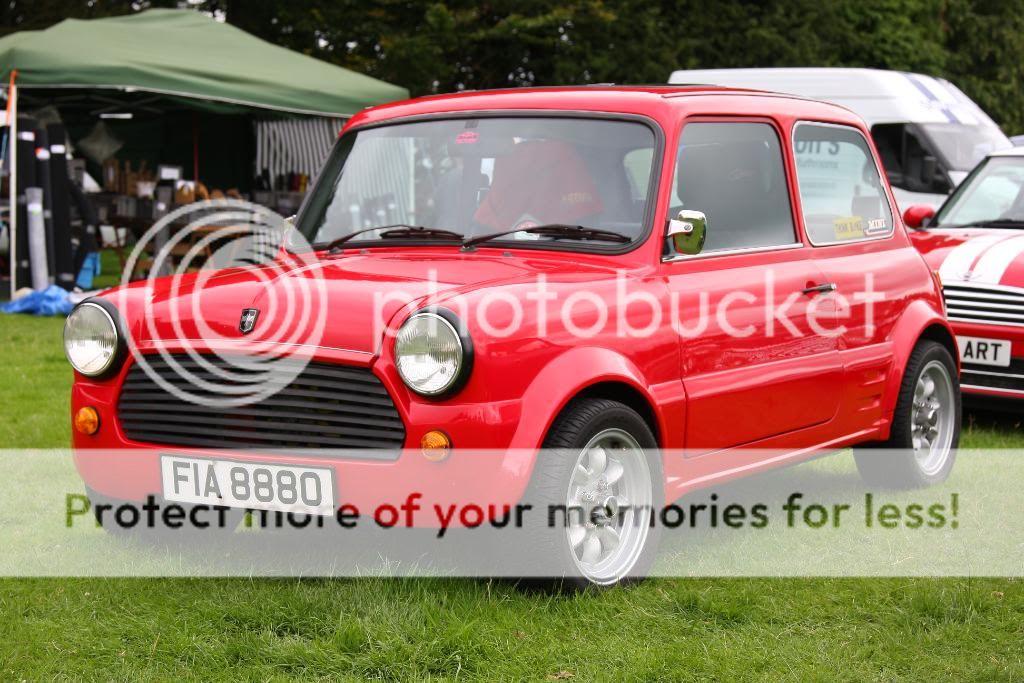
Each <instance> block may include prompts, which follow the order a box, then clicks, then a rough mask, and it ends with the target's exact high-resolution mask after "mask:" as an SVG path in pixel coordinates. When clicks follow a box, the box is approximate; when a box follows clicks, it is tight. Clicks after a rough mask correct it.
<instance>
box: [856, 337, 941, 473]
mask: <svg viewBox="0 0 1024 683" xmlns="http://www.w3.org/2000/svg"><path fill="white" fill-rule="evenodd" d="M959 443H960V386H959V383H958V382H957V381H956V363H955V362H954V361H953V356H952V355H951V354H950V353H949V350H948V349H947V348H946V347H945V346H943V345H942V344H939V343H937V342H933V341H927V340H926V341H921V342H919V343H918V345H917V347H915V349H914V352H913V353H912V354H911V356H910V361H909V362H908V363H907V368H906V372H905V374H904V377H903V383H902V384H901V386H900V395H899V398H898V399H897V402H896V410H895V412H894V413H893V423H892V429H891V430H890V435H889V439H888V440H887V441H884V442H881V443H878V444H873V448H867V449H862V450H857V451H856V452H855V453H854V455H855V457H856V460H857V469H858V470H859V471H860V474H861V476H862V477H863V478H864V480H865V481H866V482H867V483H868V484H871V485H872V486H881V487H887V488H918V487H923V486H930V485H932V484H938V483H940V482H942V481H945V479H946V477H948V476H949V473H950V471H951V470H952V469H953V463H954V461H955V459H956V448H957V446H958V445H959ZM881 449H885V450H881Z"/></svg>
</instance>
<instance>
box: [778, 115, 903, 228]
mask: <svg viewBox="0 0 1024 683" xmlns="http://www.w3.org/2000/svg"><path fill="white" fill-rule="evenodd" d="M793 154H794V156H795V157H796V175H797V181H798V184H799V189H800V204H801V206H802V208H803V214H804V224H805V225H806V226H807V236H808V237H809V238H810V240H811V242H812V243H813V244H816V245H822V244H835V243H837V242H850V241H855V240H862V239H869V238H873V237H882V236H886V235H891V234H892V230H893V220H892V210H891V209H890V208H889V201H888V199H887V198H886V194H885V190H884V185H883V183H882V178H881V177H880V176H879V174H878V168H877V167H876V165H875V160H874V158H872V156H871V152H870V148H869V147H868V144H867V140H865V139H864V136H863V135H861V134H860V132H859V131H857V130H856V129H854V128H847V127H845V126H835V125H826V124H815V123H798V124H797V126H796V128H795V130H794V131H793Z"/></svg>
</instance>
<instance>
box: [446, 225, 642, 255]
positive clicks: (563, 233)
mask: <svg viewBox="0 0 1024 683" xmlns="http://www.w3.org/2000/svg"><path fill="white" fill-rule="evenodd" d="M517 232H528V233H530V234H532V235H544V236H546V237H553V238H555V239H570V240H586V241H591V240H593V241H596V242H618V243H620V244H625V243H627V242H632V241H633V238H632V237H629V236H628V235H623V234H622V233H621V232H614V231H612V230H601V229H600V228H588V227H586V226H585V225H568V224H565V223H546V224H544V225H534V226H532V227H529V228H516V229H514V230H503V231H501V232H494V233H491V234H489V235H480V236H479V237H473V238H471V239H468V240H466V241H465V242H463V243H462V250H463V251H472V250H473V248H474V247H475V246H476V245H478V244H482V243H484V242H487V241H489V240H493V239H498V238H499V237H504V236H506V235H514V234H516V233H517Z"/></svg>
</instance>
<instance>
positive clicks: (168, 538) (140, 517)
mask: <svg viewBox="0 0 1024 683" xmlns="http://www.w3.org/2000/svg"><path fill="white" fill-rule="evenodd" d="M86 494H87V495H88V497H89V503H90V505H91V509H92V513H93V516H94V517H95V519H96V523H97V524H98V525H99V526H100V527H102V528H103V530H104V531H106V532H107V533H108V534H110V535H111V536H115V537H118V538H124V539H129V540H132V541H138V542H143V543H147V542H148V543H169V542H175V541H180V540H189V541H196V540H200V541H203V540H210V541H215V540H217V539H222V538H223V537H224V536H225V535H228V534H232V533H234V531H235V529H237V528H238V525H239V523H240V522H241V521H242V518H243V517H244V516H245V511H244V510H238V509H234V508H225V507H219V506H218V507H211V506H195V505H188V504H186V503H169V502H167V501H164V500H161V499H158V498H155V497H153V498H151V501H152V503H153V504H154V505H158V506H159V510H160V511H162V510H165V509H166V508H167V507H168V506H177V507H180V508H181V510H182V512H183V515H184V520H183V522H182V523H181V524H180V525H178V524H177V522H173V523H172V524H171V525H167V524H164V523H163V520H162V518H161V516H160V512H156V513H154V521H155V523H154V524H153V525H150V524H149V523H148V520H147V517H148V513H147V512H146V509H145V506H146V504H147V502H149V501H146V502H129V501H124V500H117V499H114V498H110V497H108V496H104V495H103V494H101V493H97V492H96V491H93V490H92V489H88V488H87V489H86ZM193 511H195V514H196V519H198V520H199V521H200V522H202V523H206V524H207V526H205V527H201V528H198V527H196V526H193V525H191V524H190V523H189V521H188V520H189V518H190V516H191V515H192V514H193ZM133 520H136V521H134V522H133Z"/></svg>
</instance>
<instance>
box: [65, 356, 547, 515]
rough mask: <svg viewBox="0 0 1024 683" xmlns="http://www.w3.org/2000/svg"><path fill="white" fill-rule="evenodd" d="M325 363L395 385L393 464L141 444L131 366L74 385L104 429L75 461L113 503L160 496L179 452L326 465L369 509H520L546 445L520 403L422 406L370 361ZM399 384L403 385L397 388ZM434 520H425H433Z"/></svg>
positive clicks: (347, 498) (343, 492) (349, 498)
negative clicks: (431, 444)
mask: <svg viewBox="0 0 1024 683" xmlns="http://www.w3.org/2000/svg"><path fill="white" fill-rule="evenodd" d="M315 360H316V361H318V362H328V363H337V364H339V365H347V366H350V367H359V366H361V367H364V368H369V369H370V370H371V371H372V372H373V374H374V375H375V376H376V377H377V378H378V379H379V380H380V381H381V383H382V384H383V385H384V386H385V387H386V388H387V390H388V393H389V394H390V396H391V397H392V399H393V401H394V404H395V407H396V409H397V410H398V412H399V414H400V416H401V419H402V422H403V424H404V426H405V442H404V446H403V448H402V449H401V450H400V451H398V452H395V451H394V450H391V451H390V452H389V454H388V456H387V457H386V458H381V457H379V456H376V455H375V454H374V453H372V452H371V451H369V450H367V451H366V452H360V451H358V450H354V449H353V450H351V452H345V453H343V454H339V451H338V450H337V449H329V450H323V451H320V450H317V449H303V450H301V451H289V452H287V453H284V454H278V453H274V452H273V449H270V448H268V449H258V450H255V449H254V450H246V449H230V450H226V449H221V448H208V447H193V446H188V445H181V444H177V445H170V444H161V443H153V442H146V441H139V440H133V439H132V438H130V437H129V436H128V434H126V431H125V429H124V427H123V425H122V422H121V419H120V417H119V415H118V400H119V398H120V396H121V393H122V390H123V388H124V382H125V379H126V376H127V375H128V373H129V368H130V366H131V364H132V362H133V361H132V360H131V359H129V360H128V362H127V363H126V364H125V367H124V368H122V370H121V372H119V373H118V375H117V376H116V377H113V378H111V379H109V380H105V381H102V382H95V381H91V380H89V379H87V378H84V377H81V376H78V377H76V381H75V383H74V386H73V388H72V395H71V409H72V414H74V413H75V412H77V411H78V410H79V409H80V408H81V407H83V406H92V407H93V408H95V409H96V410H97V412H98V413H99V416H100V429H99V431H98V432H97V433H96V434H94V435H91V436H87V435H84V434H80V433H78V432H75V431H74V430H72V433H73V446H74V461H75V465H76V467H77V469H78V472H79V474H80V475H81V477H82V479H83V481H84V482H85V484H86V486H88V487H89V488H90V489H92V490H93V491H96V492H97V493H100V494H102V495H104V496H107V497H109V498H113V499H117V500H124V501H134V502H141V501H144V500H145V499H146V498H147V497H148V496H150V495H154V496H158V497H159V495H160V493H161V490H162V483H161V473H160V456H161V455H162V454H177V455H184V456H189V457H199V458H210V459H231V460H244V461H247V462H255V463H267V464H276V465H299V466H303V465H304V466H311V467H328V468H330V469H332V470H333V471H334V481H335V488H336V490H335V501H337V504H338V505H339V506H341V505H346V504H348V505H353V506H355V507H356V508H358V509H359V510H360V511H368V510H373V509H375V508H377V507H378V506H380V505H383V504H391V505H398V504H400V503H402V502H404V501H405V500H407V498H408V497H409V496H410V495H412V494H419V495H420V496H422V497H421V499H420V503H421V504H422V505H424V506H432V505H435V504H436V505H441V506H443V507H445V508H447V507H448V506H450V505H457V506H465V505H469V504H474V505H479V506H481V507H482V508H484V509H487V507H488V506H494V509H496V510H500V509H501V508H502V507H505V506H512V505H515V504H516V503H517V502H519V501H520V500H521V498H522V496H523V494H524V492H525V490H526V486H527V483H528V482H529V478H530V475H531V473H532V470H533V462H534V458H535V452H534V450H533V449H536V448H537V447H539V445H540V444H539V443H533V442H532V440H530V442H524V434H527V433H530V434H532V433H535V432H536V431H537V430H535V429H529V430H527V429H523V423H524V416H523V414H522V406H521V403H520V402H519V401H507V402H489V403H487V404H468V403H459V402H457V401H456V400H450V401H444V402H425V401H419V400H417V399H415V398H414V397H411V396H410V395H409V392H408V391H405V390H404V387H403V386H400V380H398V379H397V375H395V374H394V372H393V368H390V367H388V366H387V365H386V364H384V363H381V362H380V361H379V359H373V358H371V357H369V356H365V355H360V356H354V355H352V354H346V352H342V351H337V352H332V351H331V350H323V352H322V353H318V354H317V356H316V358H315ZM396 383H399V386H396ZM434 429H441V430H443V431H445V432H446V433H447V434H448V435H449V436H450V437H451V440H452V443H453V446H454V447H453V449H452V453H451V455H450V456H449V457H448V458H447V459H445V460H443V461H441V462H431V461H429V460H427V459H426V458H425V457H424V456H423V453H422V451H421V450H420V446H419V444H420V439H421V437H422V436H423V434H425V433H426V432H428V431H431V430H434ZM429 518H430V517H427V519H429Z"/></svg>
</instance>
